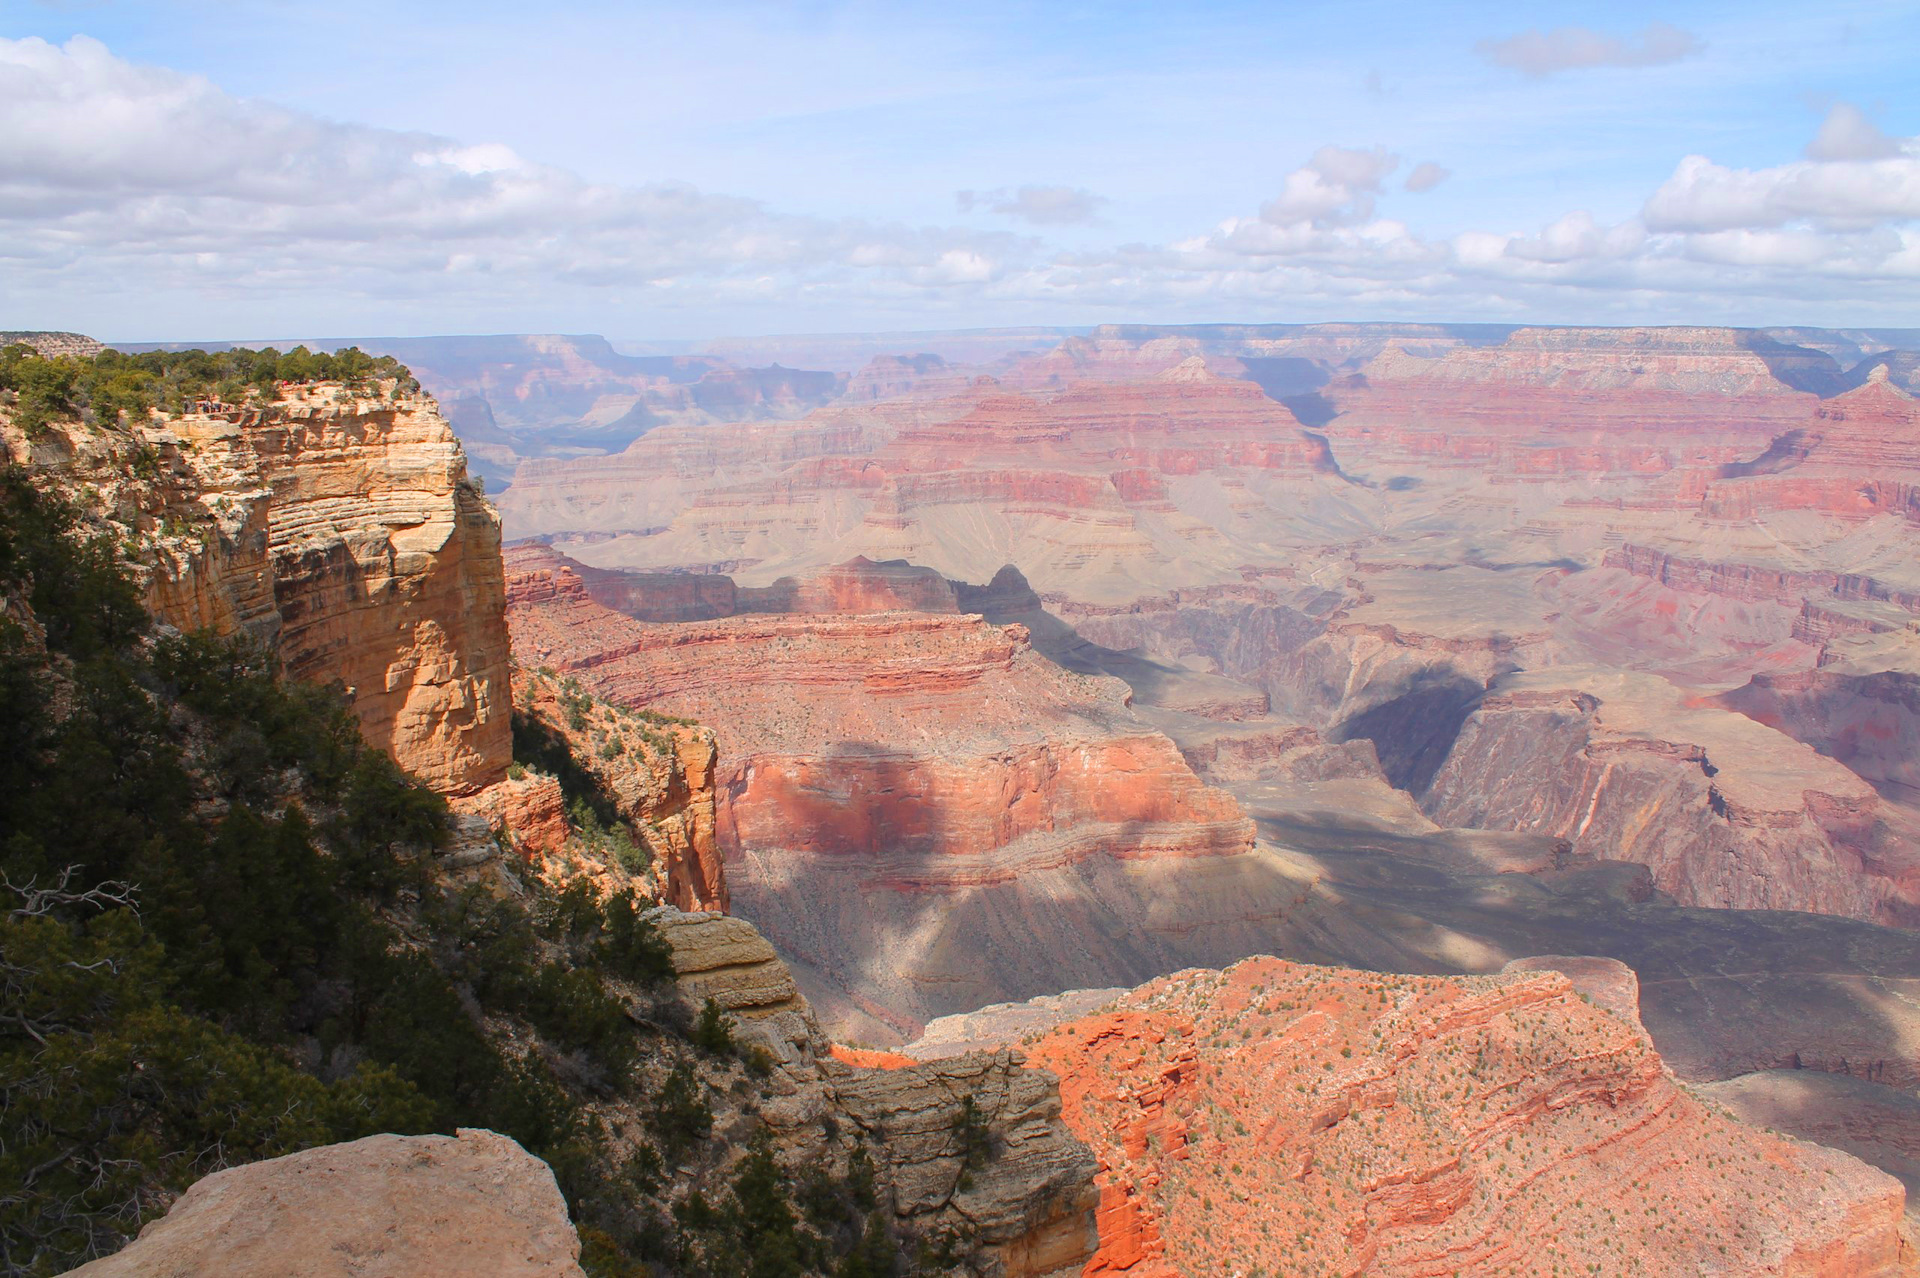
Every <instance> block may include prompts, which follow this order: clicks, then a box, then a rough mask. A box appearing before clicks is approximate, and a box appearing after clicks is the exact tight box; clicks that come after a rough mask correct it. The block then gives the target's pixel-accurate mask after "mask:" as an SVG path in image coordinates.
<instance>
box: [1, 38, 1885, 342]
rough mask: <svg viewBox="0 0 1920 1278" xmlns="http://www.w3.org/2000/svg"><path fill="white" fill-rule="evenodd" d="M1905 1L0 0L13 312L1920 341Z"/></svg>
mask: <svg viewBox="0 0 1920 1278" xmlns="http://www.w3.org/2000/svg"><path fill="white" fill-rule="evenodd" d="M1916 64H1920V0H1882V2H1880V3H1853V2H1850V0H1837V2H1835V3H1827V4H1822V5H1806V4H1782V3H1769V2H1764V0H1763V2H1759V3H1753V2H1748V3H1738V4H1735V3H1725V4H1658V5H1643V4H1639V3H1632V2H1627V3H1611V4H1556V5H1536V6H1517V5H1511V4H1492V3H1488V4H1454V5H1419V6H1416V5H1410V4H1384V3H1367V2H1366V0H1359V2H1348V3H1340V4H1318V3H1298V4H1277V3H1272V2H1271V0H1269V2H1268V3H1261V4H1234V3H1215V4H1188V5H1168V4H1117V3H1116V4H1076V3H1050V4H1019V3H998V2H994V0H989V2H987V3H975V4H967V5H955V4H914V3H893V4H871V5H869V4H841V3H793V4H757V3H714V2H712V0H708V2H707V3H693V4H615V3H567V2H561V3H550V4H546V5H540V6H529V5H524V4H516V5H507V4H498V3H491V2H490V0H463V2H461V3H457V4H456V3H440V2H438V0H426V2H422V3H407V2H405V0H389V2H388V3H382V4H374V3H368V2H366V0H331V2H330V3H327V4H324V5H295V4H290V3H286V2H285V0H218V2H217V3H215V2H213V0H176V2H168V0H144V2H142V3H124V2H121V0H11V3H7V4H4V5H0V328H72V329H77V330H82V331H86V332H91V333H94V334H95V335H98V336H101V337H104V338H107V339H110V340H112V339H118V340H123V341H134V340H168V339H187V338H219V337H269V336H296V335H313V336H322V335H336V334H339V335H345V334H361V335H369V336H371V335H403V334H425V333H462V332H503V331H504V332H531V331H556V330H557V331H566V332H602V333H606V334H608V335H610V336H613V337H616V338H623V337H624V338H631V339H649V338H698V337H706V336H718V335H722V334H730V333H788V332H821V331H848V330H861V329H934V328H959V327H982V326H1000V325H1024V324H1049V325H1081V324H1095V323H1102V322H1109V321H1122V320H1126V321H1141V322H1147V321H1152V322H1182V321H1262V322H1288V321H1313V320H1332V319H1351V320H1389V319H1434V320H1438V319H1456V320H1493V321H1505V322H1590V323H1637V322H1653V323H1684V322H1724V323H1751V324H1780V323H1808V324H1825V325H1848V324H1881V325H1900V326H1911V325H1920V137H1916V135H1920V76H1916V75H1915V73H1914V70H1913V68H1914V67H1915V65H1916Z"/></svg>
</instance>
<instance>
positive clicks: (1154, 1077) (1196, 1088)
mask: <svg viewBox="0 0 1920 1278" xmlns="http://www.w3.org/2000/svg"><path fill="white" fill-rule="evenodd" d="M1561 961H1562V962H1564V963H1567V964H1568V965H1570V966H1574V967H1576V968H1577V969H1579V974H1578V975H1577V976H1576V977H1575V980H1574V981H1572V982H1570V981H1569V979H1568V978H1567V977H1566V976H1563V975H1561V974H1560V973H1559V972H1556V971H1540V972H1520V971H1517V972H1514V973H1511V974H1506V975H1499V976H1478V977H1433V976H1395V975H1383V974H1379V973H1373V972H1359V971H1350V970H1345V969H1340V968H1330V967H1311V966H1306V965H1303V964H1296V963H1288V962H1285V961H1282V960H1280V959H1274V958H1252V959H1247V960H1245V961H1244V962H1241V963H1238V964H1235V965H1234V966H1232V967H1230V968H1228V969H1226V970H1225V971H1204V970H1196V971H1187V972H1180V973H1176V974H1174V975H1172V976H1168V977H1164V978H1162V979H1160V980H1157V981H1154V982H1152V983H1150V984H1148V985H1145V986H1142V987H1141V988H1139V989H1137V990H1134V991H1132V992H1131V993H1129V994H1127V995H1125V996H1123V997H1121V998H1120V999H1119V1000H1118V1001H1117V1002H1114V1003H1111V1004H1109V1005H1108V1006H1106V1007H1104V1008H1102V1009H1101V1010H1099V1011H1095V1012H1092V1013H1089V1014H1086V1015H1084V1016H1081V1017H1079V1018H1077V1019H1072V1020H1068V1021H1066V1022H1065V1023H1064V1024H1060V1025H1057V1026H1055V1027H1053V1028H1051V1029H1044V1030H1043V1031H1042V1032H1040V1033H1039V1034H1038V1035H1037V1036H1035V1035H1034V1034H1032V1033H1031V1032H1030V1030H1029V1032H1027V1036H1026V1041H1025V1044H1024V1046H1025V1050H1026V1051H1027V1053H1028V1055H1029V1059H1031V1060H1032V1061H1033V1062H1035V1063H1036V1064H1039V1065H1043V1066H1045V1067H1046V1068H1048V1069H1051V1070H1053V1071H1054V1072H1055V1073H1056V1074H1058V1075H1059V1076H1060V1081H1061V1095H1062V1099H1063V1102H1064V1105H1065V1110H1064V1115H1065V1119H1066V1123H1067V1125H1068V1127H1069V1128H1071V1129H1072V1130H1073V1131H1074V1132H1075V1134H1077V1135H1079V1136H1080V1137H1081V1138H1082V1139H1083V1140H1085V1141H1086V1142H1087V1143H1088V1144H1089V1145H1090V1146H1092V1148H1093V1151H1094V1155H1095V1157H1096V1158H1097V1159H1098V1161H1099V1164H1100V1173H1099V1177H1098V1181H1099V1185H1100V1209H1099V1216H1098V1219H1099V1233H1100V1249H1099V1252H1098V1253H1097V1254H1096V1255H1095V1256H1094V1258H1093V1260H1092V1262H1091V1263H1090V1264H1089V1265H1088V1267H1087V1269H1086V1271H1085V1272H1086V1274H1087V1275H1089V1276H1095V1275H1110V1274H1118V1273H1124V1274H1126V1275H1127V1276H1128V1278H1174V1276H1176V1275H1183V1274H1198V1273H1232V1272H1241V1273H1257V1272H1263V1271H1264V1272H1268V1273H1316V1274H1320V1273H1340V1274H1359V1273H1367V1274H1378V1275H1382V1276H1383V1278H1415V1276H1418V1278H1430V1276H1431V1275H1437V1274H1458V1275H1462V1276H1463V1278H1495V1276H1496V1275H1512V1274H1526V1275H1536V1274H1538V1275H1544V1274H1548V1273H1552V1272H1556V1271H1557V1272H1562V1273H1567V1272H1575V1273H1584V1272H1588V1271H1589V1270H1592V1271H1594V1272H1601V1273H1610V1274H1611V1273H1632V1272H1640V1271H1641V1270H1642V1269H1643V1268H1644V1269H1645V1271H1646V1272H1649V1273H1680V1272H1686V1273H1726V1274H1735V1273H1738V1274H1743V1275H1780V1276H1782V1278H1785V1276H1788V1275H1791V1276H1793V1278H1816V1276H1818V1275H1833V1274H1848V1275H1863V1276H1864V1275H1874V1276H1880V1275H1885V1276H1887V1278H1891V1276H1892V1275H1895V1274H1904V1273H1908V1272H1911V1267H1912V1265H1913V1264H1914V1263H1915V1256H1914V1253H1913V1250H1912V1247H1911V1245H1910V1244H1909V1243H1908V1242H1907V1241H1906V1240H1905V1239H1904V1237H1903V1232H1902V1213H1903V1208H1904V1204H1905V1193H1904V1191H1903V1190H1902V1188H1901V1186H1900V1183H1899V1182H1898V1181H1896V1180H1895V1179H1894V1178H1893V1177H1891V1176H1888V1175H1886V1174H1885V1173H1883V1172H1880V1171H1876V1170H1874V1169H1872V1168H1869V1167H1868V1166H1866V1165H1865V1164H1864V1163H1861V1162H1859V1161H1858V1160H1856V1159H1854V1158H1852V1157H1851V1156H1849V1155H1846V1154H1842V1153H1839V1152H1837V1151H1834V1150H1830V1149H1825V1148H1822V1147H1820V1146H1818V1145H1812V1144H1808V1143H1805V1142H1802V1141H1797V1140H1793V1139H1790V1138H1786V1137H1781V1136H1778V1135H1774V1134H1771V1133H1767V1132H1763V1131H1760V1130H1758V1129H1755V1128H1748V1127H1744V1126H1742V1125H1740V1124H1739V1123H1736V1122H1733V1121H1731V1120H1729V1119H1727V1118H1726V1117H1724V1116H1722V1115H1721V1114H1720V1113H1719V1112H1717V1111H1716V1110H1714V1109H1711V1108H1709V1107H1708V1106H1707V1105H1704V1104H1702V1103H1700V1102H1699V1101H1697V1100H1695V1099H1694V1098H1693V1097H1692V1096H1691V1095H1689V1094H1688V1093H1687V1092H1686V1091H1684V1090H1682V1089H1681V1088H1680V1087H1679V1086H1678V1085H1677V1084H1676V1082H1675V1080H1674V1078H1673V1075H1672V1074H1671V1073H1670V1072H1669V1071H1668V1070H1667V1069H1666V1068H1665V1067H1664V1066H1663V1064H1662V1062H1661V1060H1660V1057H1659V1056H1658V1055H1657V1054H1656V1053H1655V1051H1654V1049H1653V1045H1652V1043H1651V1042H1650V1041H1649V1039H1648V1038H1647V1035H1646V1032H1645V1031H1644V1030H1643V1029H1642V1028H1641V1026H1640V1024H1639V1022H1638V1020H1637V1019H1636V1018H1634V1017H1633V1016H1632V1015H1631V1013H1630V1012H1629V1011H1627V1010H1626V1007H1625V1003H1624V999H1625V983H1624V982H1622V981H1620V980H1619V979H1617V974H1613V973H1608V972H1594V971H1591V970H1589V969H1590V968H1591V967H1592V966H1593V965H1595V964H1596V963H1598V964H1599V965H1601V966H1615V967H1617V966H1618V965H1608V964H1607V961H1605V960H1597V961H1596V960H1580V959H1574V960H1561ZM1541 962H1542V963H1543V964H1551V963H1552V962H1554V960H1551V959H1548V960H1542V961H1541ZM1596 977H1598V978H1601V979H1602V988H1601V994H1602V997H1613V996H1614V994H1615V992H1616V991H1618V994H1619V997H1618V999H1617V1000H1616V1002H1617V1005H1618V1006H1620V1008H1621V1010H1620V1011H1619V1012H1615V1011H1613V1010H1603V1009H1602V1007H1599V1006H1594V1005H1592V1004H1589V1003H1588V1002H1586V1001H1583V999H1582V997H1581V996H1580V984H1579V983H1580V982H1581V981H1591V980H1593V979H1594V978H1596ZM1009 1023H1010V1024H1012V1025H1016V1026H1019V1025H1022V1024H1023V1022H1022V1021H1021V1020H1020V1019H1017V1018H1009Z"/></svg>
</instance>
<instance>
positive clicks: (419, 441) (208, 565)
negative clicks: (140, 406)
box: [8, 382, 512, 795]
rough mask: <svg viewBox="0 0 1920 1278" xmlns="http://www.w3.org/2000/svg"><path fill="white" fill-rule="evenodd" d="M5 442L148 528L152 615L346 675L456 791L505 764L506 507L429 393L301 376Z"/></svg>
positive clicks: (419, 761)
mask: <svg viewBox="0 0 1920 1278" xmlns="http://www.w3.org/2000/svg"><path fill="white" fill-rule="evenodd" d="M8 442H9V445H10V447H11V449H12V452H13V454H14V456H15V457H16V458H19V459H20V460H23V461H28V462H30V464H31V465H32V466H33V467H34V468H35V469H36V470H38V471H39V472H40V473H42V474H43V475H45V476H47V477H48V478H49V479H50V480H51V481H53V482H55V483H57V484H60V485H62V486H64V487H65V488H67V489H68V491H69V492H70V494H71V495H73V496H75V497H76V498H78V499H80V504H81V505H82V506H83V508H85V509H88V510H91V511H94V512H96V513H97V514H98V515H99V516H100V517H101V518H103V519H104V520H106V521H107V522H108V523H110V524H112V525H113V526H115V527H116V528H118V529H119V530H121V534H122V536H123V537H125V538H126V539H127V540H129V541H131V542H134V543H136V544H137V545H138V546H139V552H138V553H139V557H140V559H141V560H142V561H143V572H142V576H143V579H144V585H145V589H146V594H147V604H148V607H149V609H150V610H151V611H152V612H153V613H154V615H155V616H157V617H158V618H160V619H161V620H163V621H165V622H168V623H170V624H172V625H175V626H178V627H180V628H181V629H195V628H199V627H211V628H213V629H215V630H218V631H225V632H233V631H247V632H249V633H251V634H253V635H255V636H256V637H258V638H259V639H261V640H263V641H264V642H267V643H269V644H271V645H273V646H274V647H275V648H276V649H277V650H278V652H279V654H280V656H281V659H282V660H283V661H284V663H285V668H286V671H287V673H288V674H289V675H291V676H292V677H294V678H298V679H314V680H320V681H323V682H324V681H334V680H337V681H339V682H340V683H343V684H344V685H345V686H346V687H347V688H348V689H349V690H350V695H351V697H352V700H353V706H354V710H355V713H356V714H357V715H358V716H359V719H360V724H361V728H362V730H363V731H364V732H365V734H366V736H367V738H368V740H370V741H372V742H374V743H375V744H377V745H379V746H380V747H381V748H383V749H385V750H386V751H387V752H388V753H390V754H392V755H393V757H394V758H395V759H396V760H398V761H399V762H400V764H401V765H402V766H404V767H406V768H407V769H408V770H409V771H411V772H413V773H414V774H415V775H417V776H419V777H420V778H421V779H422V780H423V781H426V782H427V783H428V784H429V785H431V786H433V787H434V788H435V789H437V790H440V791H442V792H443V793H446V794H452V795H465V794H471V793H474V792H476V791H478V790H480V789H483V788H485V787H486V786H489V785H492V784H494V783H495V782H497V781H499V780H500V779H501V778H502V777H504V776H505V775H506V768H507V763H508V761H509V759H510V755H511V750H512V740H511V733H510V727H509V717H510V711H511V706H510V703H509V698H510V695H511V694H510V692H509V690H508V687H507V633H506V626H505V624H504V620H503V617H502V604H503V598H504V595H503V589H502V579H501V568H500V524H499V520H498V518H497V517H496V516H495V514H494V512H493V510H492V508H491V507H490V506H489V505H488V504H487V502H486V499H485V498H484V497H483V496H482V495H481V494H480V492H479V490H478V489H477V488H476V487H474V486H473V485H472V484H471V483H469V482H468V480H467V474H466V464H465V460H464V458H463V456H462V454H461V450H460V445H459V443H458V441H456V440H455V439H454V436H453V432H452V430H451V429H450V428H449V427H448V426H447V423H446V421H445V420H444V419H443V418H442V417H441V416H440V414H439V412H438V410H437V409H436V408H435V406H434V404H433V402H432V401H431V400H430V399H427V398H424V397H422V396H418V395H408V394H405V393H403V392H401V391H399V390H398V388H396V387H395V386H394V385H393V384H392V383H391V382H388V383H384V384H381V385H380V386H379V387H378V388H377V389H370V390H366V391H355V390H352V389H349V388H347V387H345V386H342V385H339V384H335V383H316V384H307V385H297V386H296V385H288V386H285V387H283V388H282V391H281V393H280V397H279V398H278V399H277V400H276V401H275V402H273V403H271V404H270V405H267V406H265V407H264V408H262V407H248V408H239V407H230V406H225V405H219V404H213V403H202V404H200V405H198V406H197V409H196V411H193V412H189V413H186V414H184V415H182V416H179V417H174V418H170V419H169V418H161V417H158V416H155V417H153V418H150V419H147V420H143V421H133V422H131V423H130V424H129V425H127V426H125V427H121V428H112V429H107V428H87V427H82V426H80V425H78V424H77V423H76V424H73V425H71V426H68V427H57V428H56V429H55V430H53V431H51V432H50V433H48V434H46V435H45V436H43V437H42V438H40V439H38V440H35V441H31V442H30V441H27V440H26V439H24V438H23V437H20V436H18V435H17V434H14V433H13V432H11V431H10V432H9V433H8ZM83 489H84V490H86V491H84V492H83V491H82V490H83Z"/></svg>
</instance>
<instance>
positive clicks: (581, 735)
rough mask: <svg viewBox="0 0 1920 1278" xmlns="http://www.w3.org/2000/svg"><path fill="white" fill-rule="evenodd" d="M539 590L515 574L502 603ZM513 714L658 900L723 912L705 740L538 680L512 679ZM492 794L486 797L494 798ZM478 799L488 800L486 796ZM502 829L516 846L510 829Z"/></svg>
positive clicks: (691, 729)
mask: <svg viewBox="0 0 1920 1278" xmlns="http://www.w3.org/2000/svg"><path fill="white" fill-rule="evenodd" d="M542 588H543V586H542V585H541V584H540V583H538V582H535V583H529V581H528V579H527V574H524V573H522V574H516V575H515V577H514V579H513V581H512V583H511V584H510V586H509V592H510V594H515V595H518V594H523V593H524V592H525V591H527V590H535V591H537V590H539V589H542ZM513 698H514V705H515V706H516V713H518V714H520V715H522V716H524V717H525V718H526V720H527V721H528V722H530V723H532V724H537V725H539V727H540V728H541V729H543V730H544V731H545V732H547V733H549V734H551V735H552V736H553V737H554V738H556V739H558V740H559V741H562V742H564V743H565V744H566V746H567V751H568V754H569V755H570V756H571V757H572V760H573V763H574V766H576V767H578V768H580V769H581V770H582V771H584V772H586V773H587V774H588V775H589V776H591V777H592V778H594V780H595V781H596V782H597V783H598V787H599V789H600V791H601V792H602V793H604V794H605V795H607V796H609V798H610V799H611V800H612V803H613V806H614V809H615V811H616V813H617V815H618V817H619V818H620V819H621V820H624V821H626V822H627V823H628V825H629V826H631V827H632V830H633V833H634V837H635V838H636V839H637V840H638V841H639V843H640V845H641V846H643V847H645V848H646V850H647V852H648V854H649V855H650V856H651V858H652V861H653V865H652V867H651V869H652V878H653V880H654V886H655V889H656V890H657V893H658V895H659V897H660V899H662V900H664V901H666V902H667V903H668V904H670V905H674V906H678V907H679V908H680V909H683V910H719V911H722V912H725V910H726V909H727V903H728V893H727V879H726V871H725V869H724V868H723V867H722V865H721V859H720V849H719V845H718V843H717V841H716V834H715V831H716V828H717V827H716V818H715V794H716V790H715V773H716V768H717V764H718V760H719V750H718V747H717V746H716V745H715V742H714V734H713V733H712V731H710V730H709V729H706V728H702V727H700V726H699V725H698V724H695V723H692V722H690V721H687V720H682V719H675V718H671V717H668V716H664V715H659V714H653V713H646V712H639V711H635V710H631V709H627V708H624V707H619V706H614V705H610V704H608V703H606V702H605V701H602V700H600V699H598V698H595V697H593V696H591V695H590V694H588V693H586V692H585V691H584V689H582V688H581V687H580V686H579V684H578V683H572V684H571V685H570V684H569V683H568V682H567V681H565V680H563V679H562V678H561V677H559V676H557V675H555V674H550V673H546V672H544V671H540V670H529V669H527V668H526V667H524V666H521V667H516V668H515V670H514V672H513ZM498 788H499V787H496V789H498ZM487 793H488V794H491V793H493V791H488V792H487ZM502 825H503V826H504V828H506V829H507V830H509V831H510V832H513V833H514V834H515V835H516V836H519V829H518V827H517V826H516V824H515V822H514V821H513V820H512V819H510V818H509V819H506V820H504V821H503V822H502Z"/></svg>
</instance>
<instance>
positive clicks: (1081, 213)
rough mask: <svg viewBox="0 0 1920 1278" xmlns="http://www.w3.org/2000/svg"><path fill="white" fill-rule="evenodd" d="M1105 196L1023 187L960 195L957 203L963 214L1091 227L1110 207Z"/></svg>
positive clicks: (1069, 189)
mask: <svg viewBox="0 0 1920 1278" xmlns="http://www.w3.org/2000/svg"><path fill="white" fill-rule="evenodd" d="M1107 202H1108V201H1107V199H1106V197H1105V196H1102V195H1095V194H1094V193H1093V192H1092V191H1086V190H1082V189H1080V188H1079V187H1073V186H1022V187H1018V188H1016V189H1014V190H1011V191H1009V190H1007V189H1006V188H1005V187H1001V188H1000V189H999V190H996V191H958V192H955V194H954V203H955V205H956V206H957V207H958V208H959V209H960V211H961V212H962V213H971V212H973V211H974V210H975V209H984V210H986V211H987V212H989V213H998V214H1001V215H1002V216H1004V217H1011V218H1015V219H1017V220H1019V221H1022V222H1027V223H1030V224H1031V225H1034V226H1091V225H1093V224H1094V223H1095V222H1097V221H1099V220H1100V209H1101V207H1102V206H1103V205H1105V204H1106V203H1107Z"/></svg>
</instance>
